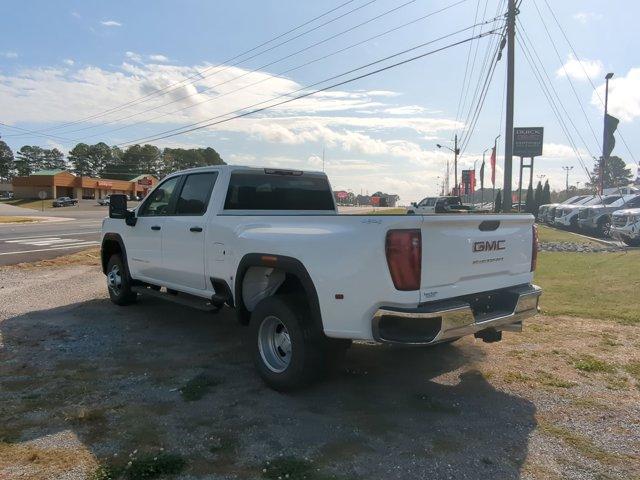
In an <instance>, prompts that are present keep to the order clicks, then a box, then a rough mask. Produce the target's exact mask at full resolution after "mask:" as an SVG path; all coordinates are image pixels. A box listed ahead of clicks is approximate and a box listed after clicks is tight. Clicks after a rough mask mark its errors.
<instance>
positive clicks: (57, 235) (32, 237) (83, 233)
mask: <svg viewBox="0 0 640 480" xmlns="http://www.w3.org/2000/svg"><path fill="white" fill-rule="evenodd" d="M93 233H100V230H90V231H88V232H72V233H55V234H49V235H27V236H22V237H11V238H0V241H2V242H8V241H11V240H28V239H34V238H53V236H54V235H55V237H68V236H70V235H90V234H93Z"/></svg>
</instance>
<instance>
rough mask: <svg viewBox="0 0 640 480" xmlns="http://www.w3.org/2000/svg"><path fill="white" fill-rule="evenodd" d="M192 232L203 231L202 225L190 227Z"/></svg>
mask: <svg viewBox="0 0 640 480" xmlns="http://www.w3.org/2000/svg"><path fill="white" fill-rule="evenodd" d="M189 231H190V232H201V231H202V227H191V228H190V229H189Z"/></svg>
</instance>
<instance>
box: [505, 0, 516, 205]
mask: <svg viewBox="0 0 640 480" xmlns="http://www.w3.org/2000/svg"><path fill="white" fill-rule="evenodd" d="M515 33H516V0H509V10H508V12H507V113H506V119H505V120H506V121H505V130H504V132H505V139H504V184H503V186H502V193H503V194H502V211H503V212H509V211H511V176H512V164H513V99H514V78H515V51H514V50H515Z"/></svg>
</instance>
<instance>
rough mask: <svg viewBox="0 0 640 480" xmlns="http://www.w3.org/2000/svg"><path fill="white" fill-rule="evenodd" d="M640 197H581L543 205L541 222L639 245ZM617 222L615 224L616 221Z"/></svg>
mask: <svg viewBox="0 0 640 480" xmlns="http://www.w3.org/2000/svg"><path fill="white" fill-rule="evenodd" d="M639 209H640V195H638V194H630V195H620V194H614V195H587V196H584V195H581V196H576V197H571V198H569V199H568V200H566V201H564V202H562V203H554V204H548V205H541V206H540V208H539V210H538V218H537V220H538V222H540V223H546V224H549V225H553V226H556V227H559V228H566V229H571V230H576V231H583V232H585V233H589V234H596V235H599V236H601V237H605V238H606V237H614V238H618V239H620V240H622V241H624V242H625V243H626V244H628V245H636V244H637V243H638V240H639V237H640V232H639V231H638V228H639V227H638V225H637V224H638V210H639ZM614 220H615V222H614Z"/></svg>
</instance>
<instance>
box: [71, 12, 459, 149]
mask: <svg viewBox="0 0 640 480" xmlns="http://www.w3.org/2000/svg"><path fill="white" fill-rule="evenodd" d="M416 1H417V0H410V1H408V2H405V3H403V4H401V5H399V6H397V7H394V8H392V9H390V10H387V11H385V12H383V13H381V14H379V15H376V16H375V17H373V18H370V19H368V20H365V21H363V22H361V23H359V24H357V25H355V26H353V27H350V28H348V29H346V30H343V31H341V32H339V33H336V34H334V35H331V36H329V37H327V38H325V39H323V40H320V41H318V42H315V43H313V44H312V45H309V46H307V47H305V48H303V49H301V50H297V51H296V52H293V53H290V54H288V55H286V56H284V57H281V58H279V59H277V60H274V61H271V62H268V63H266V64H264V65H261V66H259V67H257V68H255V69H253V70H251V71H247V72H245V73H243V74H241V75H239V76H237V77H234V78H231V79H228V80H225V81H223V82H220V83H217V84H215V85H211V86H209V87H206V88H205V89H203V90H200V91H198V92H196V93H190V94H187V95H184V96H182V97H179V98H177V99H174V100H172V101H170V102H168V103H164V104H162V105H158V106H155V107H151V108H148V109H146V110H142V111H139V112H136V113H133V114H129V115H126V116H124V117H120V118H117V119H114V120H109V121H106V122H102V123H100V124H98V125H90V126H86V127H82V128H79V129H76V130H71V131H69V132H66V133H74V132H79V131H84V130H89V129H93V128H98V127H100V126H104V125H109V124H113V123H118V122H121V121H123V120H128V119H129V118H133V117H137V116H139V115H143V114H145V113H148V112H152V111H155V110H158V109H160V108H163V107H166V106H168V105H171V104H174V103H177V102H180V101H182V100H185V99H187V98H191V97H195V96H197V95H201V94H202V93H204V92H207V91H209V90H212V89H214V88H216V87H219V86H221V85H225V84H228V83H230V82H233V81H236V80H239V79H241V78H243V77H246V76H248V75H251V74H252V73H255V72H259V71H262V70H264V69H265V68H267V67H270V66H272V65H274V64H276V63H280V62H282V61H283V60H286V59H289V58H291V57H294V56H296V55H298V54H300V53H302V52H305V51H307V50H310V49H312V48H314V47H317V46H318V45H321V44H323V43H326V42H328V41H330V40H333V39H335V38H337V37H339V36H341V35H344V34H346V33H348V32H351V31H353V30H355V29H357V28H359V27H361V26H363V25H366V24H368V23H371V22H373V21H375V20H378V19H380V18H382V17H384V16H386V15H389V14H391V13H394V12H396V11H397V10H400V9H401V8H404V7H406V6H407V5H410V4H412V3H415V2H416ZM466 1H467V0H458V1H457V2H455V3H452V4H450V5H448V6H446V7H444V8H441V9H439V10H436V11H435V12H431V13H430V14H428V15H424V16H423V17H421V18H420V19H417V20H414V21H411V22H408V23H406V24H405V25H403V26H407V25H410V24H412V23H415V22H417V21H419V20H421V19H424V18H427V17H429V16H432V15H435V14H437V13H441V12H443V11H445V10H448V9H450V8H453V7H454V6H457V5H459V4H461V3H464V2H466ZM398 28H401V27H397V28H396V29H398ZM393 30H395V29H391V30H387V32H385V33H383V34H386V33H389V32H391V31H393ZM383 34H380V35H376V36H374V37H371V38H369V39H368V40H365V41H362V42H358V43H356V44H354V45H351V46H350V47H347V48H344V49H342V50H339V51H337V52H334V53H332V54H329V55H325V56H323V57H320V58H318V59H316V60H313V61H310V62H306V63H304V64H302V65H298V66H296V67H293V68H290V69H287V70H284V71H283V72H279V73H277V74H275V75H276V76H277V75H283V74H285V73H290V72H292V71H294V70H297V69H299V68H302V67H304V66H307V65H310V64H312V63H314V62H317V61H320V60H322V59H325V58H328V57H330V56H332V55H335V54H337V53H340V52H342V51H345V50H347V49H348V48H353V47H355V46H357V45H360V44H362V43H365V42H366V41H369V40H371V39H374V38H378V37H379V36H382V35H383ZM266 80H269V78H267V79H263V80H260V81H258V82H254V83H252V84H249V85H245V86H244V87H240V88H238V89H235V90H232V91H229V92H226V93H223V94H220V95H217V96H216V97H213V98H207V99H205V100H203V101H201V102H197V103H194V104H192V105H187V106H186V107H182V108H179V109H177V110H173V111H171V112H165V113H161V114H160V115H157V116H154V117H152V118H149V119H146V120H139V121H137V122H134V123H132V124H129V127H130V126H133V125H138V124H140V123H145V122H149V121H152V120H155V119H158V118H162V117H165V116H167V115H173V114H175V113H177V112H181V111H184V110H188V109H191V108H194V107H196V106H198V105H202V104H203V103H207V102H209V101H213V100H217V99H219V98H221V97H225V96H227V95H231V94H233V93H236V92H238V91H240V90H244V89H246V88H249V87H251V86H254V85H257V84H259V83H262V82H263V81H266ZM122 128H128V127H127V126H125V127H120V128H116V129H115V130H110V131H117V130H121V129H122ZM106 133H109V132H106ZM99 135H101V134H96V135H91V136H88V137H84V138H93V137H96V136H99Z"/></svg>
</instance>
